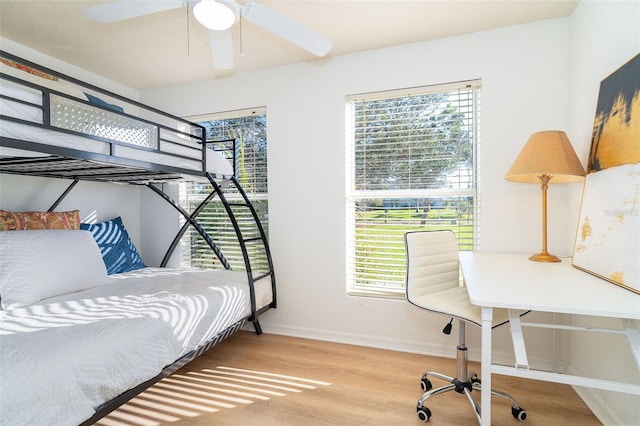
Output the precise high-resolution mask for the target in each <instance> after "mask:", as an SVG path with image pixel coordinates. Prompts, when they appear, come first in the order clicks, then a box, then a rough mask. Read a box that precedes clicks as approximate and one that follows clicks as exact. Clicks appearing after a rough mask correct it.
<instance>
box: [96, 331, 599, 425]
mask: <svg viewBox="0 0 640 426" xmlns="http://www.w3.org/2000/svg"><path fill="white" fill-rule="evenodd" d="M455 368H456V364H455V360H451V359H442V358H435V357H428V356H424V355H415V354H407V353H402V352H394V351H386V350H380V349H371V348H364V347H359V346H350V345H344V344H337V343H328V342H322V341H316V340H308V339H299V338H292V337H285V336H278V335H273V334H263V335H261V336H257V335H255V334H254V333H250V332H244V331H243V332H239V333H236V334H234V335H233V336H231V337H230V338H229V339H227V340H226V341H224V342H222V343H220V344H218V345H217V346H215V347H214V348H213V349H211V350H210V351H209V352H208V353H207V354H205V355H204V356H202V357H200V358H199V359H197V360H195V361H193V362H192V363H191V364H189V365H187V366H185V367H184V368H182V369H181V370H179V371H178V372H176V373H175V374H174V375H172V376H170V377H168V378H166V379H164V380H162V381H160V382H159V383H157V384H156V385H154V386H153V387H152V388H150V389H148V390H147V391H146V392H144V393H142V394H141V395H139V396H138V397H137V398H135V399H133V400H131V401H130V402H129V403H127V404H125V405H123V406H122V407H120V408H119V409H118V410H116V411H114V412H112V413H111V414H110V415H109V416H107V417H105V418H103V419H102V420H101V421H100V422H99V423H98V424H99V425H105V426H122V425H148V426H151V425H185V426H186V425H243V426H244V425H261V426H264V425H296V426H297V425H419V424H424V423H422V422H420V421H419V420H418V419H417V416H416V410H415V406H416V402H417V400H418V398H419V397H420V395H421V393H422V392H421V390H420V386H419V382H420V378H421V376H422V373H423V372H424V370H425V369H429V370H433V371H438V372H442V373H444V374H454V373H455ZM471 369H473V371H476V372H477V373H478V374H480V369H479V367H478V365H477V364H472V366H471ZM493 381H494V388H496V389H499V390H502V391H504V392H507V393H510V394H511V395H512V396H513V397H515V398H516V400H518V402H519V404H521V405H522V406H523V407H524V408H526V410H527V413H528V418H527V420H526V421H525V422H524V423H520V422H519V421H517V420H516V419H514V418H513V417H512V416H511V407H510V405H509V404H508V403H507V402H505V401H503V400H501V399H496V398H494V399H493V405H492V411H493V424H494V425H519V424H523V425H528V426H540V425H580V426H589V425H600V424H601V423H600V422H599V421H598V420H597V418H596V417H595V416H594V415H593V414H592V413H591V411H590V410H589V409H588V408H587V406H586V405H585V404H584V403H583V402H582V400H581V399H580V398H579V397H578V396H577V395H576V393H575V392H574V391H573V389H572V388H571V387H570V386H567V385H561V384H555V383H547V382H541V381H534V380H525V379H518V378H512V377H506V376H494V380H493ZM433 382H434V385H435V386H439V384H440V381H439V380H437V379H434V380H433ZM473 393H474V395H475V397H476V399H477V400H478V401H479V399H480V394H479V393H478V392H475V391H474V392H473ZM426 405H427V406H428V407H429V408H430V409H431V411H432V412H433V416H432V418H431V420H430V421H429V423H427V424H430V425H432V426H442V425H456V426H458V425H460V426H465V425H477V422H476V420H475V416H474V415H473V412H472V410H471V408H470V406H469V403H468V402H467V400H466V398H465V397H464V396H463V395H460V394H457V393H455V392H453V393H447V394H444V395H439V396H437V397H434V398H432V399H429V400H428V401H427V404H426Z"/></svg>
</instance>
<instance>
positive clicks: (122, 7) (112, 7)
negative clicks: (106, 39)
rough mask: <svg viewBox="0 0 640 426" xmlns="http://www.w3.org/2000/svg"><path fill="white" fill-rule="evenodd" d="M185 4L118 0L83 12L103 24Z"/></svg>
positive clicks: (166, 0)
mask: <svg viewBox="0 0 640 426" xmlns="http://www.w3.org/2000/svg"><path fill="white" fill-rule="evenodd" d="M185 4H186V2H185V1H183V0H150V1H141V0H120V1H116V2H113V3H106V4H100V5H98V6H92V7H88V8H86V9H84V10H83V12H84V14H85V15H87V16H88V17H89V18H91V19H94V20H96V21H98V22H102V23H103V24H109V23H111V22H117V21H124V20H125V19H130V18H135V17H138V16H143V15H150V14H152V13H156V12H163V11H165V10H170V9H177V8H179V7H182V6H184V5H185Z"/></svg>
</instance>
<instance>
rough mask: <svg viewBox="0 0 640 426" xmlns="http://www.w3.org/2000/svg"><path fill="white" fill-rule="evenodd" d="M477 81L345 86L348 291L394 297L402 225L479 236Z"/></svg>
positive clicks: (400, 281)
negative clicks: (352, 89) (367, 88)
mask: <svg viewBox="0 0 640 426" xmlns="http://www.w3.org/2000/svg"><path fill="white" fill-rule="evenodd" d="M479 128H480V81H479V80H477V81H465V82H460V83H453V84H446V85H437V86H428V87H419V88H412V89H404V90H394V91H389V92H378V93H368V94H361V95H352V96H347V99H346V133H347V134H346V139H347V144H346V145H347V168H348V170H347V203H346V204H347V286H348V288H347V291H348V293H349V294H360V295H380V296H385V297H401V296H402V295H403V294H404V285H405V269H406V254H405V246H404V234H405V233H406V232H407V231H415V230H436V229H451V230H453V232H455V234H456V236H457V238H458V242H459V244H460V249H461V250H472V249H473V248H474V246H475V245H477V223H478V205H477V195H476V188H477V166H476V157H477V155H476V152H477V147H478V140H479Z"/></svg>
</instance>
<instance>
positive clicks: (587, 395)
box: [568, 368, 625, 426]
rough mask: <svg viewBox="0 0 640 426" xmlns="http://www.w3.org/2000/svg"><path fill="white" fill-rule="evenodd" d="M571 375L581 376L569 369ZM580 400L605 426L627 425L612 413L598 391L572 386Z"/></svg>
mask: <svg viewBox="0 0 640 426" xmlns="http://www.w3.org/2000/svg"><path fill="white" fill-rule="evenodd" d="M568 373H569V374H572V375H580V373H578V372H576V371H575V370H574V369H571V368H570V369H569V372H568ZM572 388H573V390H575V391H576V393H577V394H578V396H579V397H580V399H582V401H583V402H584V403H585V404H586V405H587V407H589V409H590V410H591V412H592V413H593V415H594V416H596V417H597V418H598V420H600V422H601V423H602V424H603V425H604V426H609V425H610V426H622V425H624V424H625V423H624V422H623V421H622V420H621V419H620V418H619V417H618V416H617V415H616V413H615V412H614V411H612V410H611V409H610V408H609V407H608V406H607V404H606V403H605V402H604V401H603V400H602V398H600V395H598V392H597V391H596V389H592V388H584V387H578V386H572Z"/></svg>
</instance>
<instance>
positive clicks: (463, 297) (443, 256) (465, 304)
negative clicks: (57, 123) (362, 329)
mask: <svg viewBox="0 0 640 426" xmlns="http://www.w3.org/2000/svg"><path fill="white" fill-rule="evenodd" d="M405 244H406V248H407V283H406V296H407V300H408V301H409V302H410V303H412V304H413V305H415V306H417V307H419V308H421V309H425V310H427V311H431V312H435V313H438V314H442V315H446V316H448V317H452V319H451V321H450V322H449V324H447V325H446V326H445V329H444V330H443V332H444V333H445V334H449V333H450V332H451V326H452V322H453V318H456V319H457V320H458V336H459V338H458V342H459V343H458V347H457V372H456V377H450V376H447V375H444V374H440V373H436V372H433V371H427V372H425V373H424V374H423V375H422V380H421V382H420V386H421V387H422V390H423V391H424V394H423V395H422V396H421V397H420V399H419V400H418V405H417V407H416V410H417V413H418V419H420V420H422V421H423V422H426V421H429V418H430V417H431V410H429V408H427V407H425V406H424V405H423V404H424V402H425V401H426V400H427V399H429V398H431V397H432V396H436V395H440V394H442V393H445V392H449V391H456V392H458V393H460V394H464V395H466V397H467V399H468V400H469V403H470V404H471V405H472V407H473V409H474V411H475V414H476V417H477V419H478V423H480V420H481V417H480V406H479V405H478V404H477V403H476V401H475V399H474V398H473V396H472V395H471V391H472V390H473V389H476V390H479V391H481V390H482V386H481V383H480V380H479V379H478V376H477V375H476V374H475V373H473V372H471V373H469V372H468V371H467V347H466V345H465V323H466V322H470V323H472V324H475V325H477V326H481V325H482V323H481V321H482V318H481V312H480V307H478V306H475V305H473V304H472V303H471V302H470V301H469V296H468V294H467V289H466V288H465V287H464V286H463V285H461V276H460V264H459V259H458V242H457V241H456V237H455V235H454V233H453V232H451V231H416V232H408V233H407V234H405ZM462 281H463V280H462ZM506 322H508V314H507V311H506V310H499V309H494V315H493V327H497V326H499V325H501V324H504V323H506ZM487 350H490V349H487ZM486 368H489V367H488V366H487V367H486ZM429 377H437V378H438V379H441V380H444V381H446V382H448V383H449V384H448V385H445V386H442V387H439V388H437V389H433V385H432V384H431V380H429ZM491 393H492V394H493V395H496V396H499V397H501V398H505V399H507V400H508V401H509V402H510V403H511V414H513V416H514V417H515V418H516V419H518V420H520V421H524V420H525V419H526V417H527V412H526V411H525V410H524V409H523V408H521V407H520V406H519V405H518V403H517V402H516V400H515V399H513V398H512V397H511V396H509V395H507V394H505V393H503V392H500V391H496V390H493V389H491Z"/></svg>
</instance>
